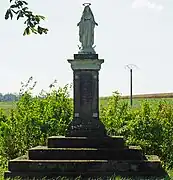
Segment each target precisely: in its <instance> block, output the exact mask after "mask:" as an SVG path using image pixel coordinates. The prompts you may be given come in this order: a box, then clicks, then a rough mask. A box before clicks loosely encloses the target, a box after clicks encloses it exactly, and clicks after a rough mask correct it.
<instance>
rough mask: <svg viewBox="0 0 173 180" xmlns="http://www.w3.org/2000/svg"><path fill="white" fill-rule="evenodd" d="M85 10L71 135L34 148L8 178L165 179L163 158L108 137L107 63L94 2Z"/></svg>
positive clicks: (75, 73) (13, 165)
mask: <svg viewBox="0 0 173 180" xmlns="http://www.w3.org/2000/svg"><path fill="white" fill-rule="evenodd" d="M84 6H85V7H84V11H83V14H82V17H81V20H80V22H79V23H78V26H79V41H80V42H81V47H80V49H79V52H78V53H77V54H74V59H69V60H68V62H69V63H70V64H71V68H72V70H73V82H74V114H73V120H72V122H71V124H70V125H69V128H68V131H67V134H66V136H63V137H59V136H54V137H49V138H48V141H47V146H37V147H34V148H31V149H29V150H28V153H27V154H26V155H24V156H21V157H19V158H16V159H13V160H10V161H9V163H8V171H7V172H5V174H4V178H5V179H6V178H14V177H20V179H34V178H36V179H43V178H44V179H56V178H58V177H62V176H63V177H64V176H66V177H67V176H68V179H75V178H76V177H78V176H80V177H81V179H88V177H94V178H95V179H97V178H98V177H100V176H101V177H103V179H108V178H107V177H110V176H112V175H115V176H122V177H131V178H132V179H135V177H137V179H143V177H146V176H147V178H149V177H152V179H162V177H164V176H165V175H167V173H166V172H165V171H164V169H163V168H162V166H161V162H160V160H159V158H158V157H157V156H147V155H145V154H143V153H142V149H141V148H140V147H138V146H126V145H125V141H124V139H123V137H118V136H115V137H109V136H107V134H106V130H105V127H104V125H103V123H102V122H101V121H100V120H99V70H100V69H101V65H102V63H103V62H104V60H103V59H99V58H98V54H96V52H95V49H94V47H93V45H94V28H95V26H96V25H98V24H97V23H96V22H95V19H94V15H93V13H92V11H91V8H90V4H88V3H85V4H84ZM153 176H154V177H153ZM141 177H142V178H141ZM109 179H110V178H109Z"/></svg>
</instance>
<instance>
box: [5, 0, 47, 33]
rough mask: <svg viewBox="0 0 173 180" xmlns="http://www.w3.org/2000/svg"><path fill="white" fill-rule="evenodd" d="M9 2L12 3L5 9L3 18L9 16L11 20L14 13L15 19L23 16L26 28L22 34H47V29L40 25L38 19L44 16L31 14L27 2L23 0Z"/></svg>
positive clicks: (43, 18)
mask: <svg viewBox="0 0 173 180" xmlns="http://www.w3.org/2000/svg"><path fill="white" fill-rule="evenodd" d="M10 3H11V4H12V5H11V6H10V7H9V9H7V11H6V13H5V19H6V20H7V19H9V18H11V20H12V19H13V16H14V15H15V16H16V17H17V20H19V19H20V18H25V19H26V20H25V22H24V24H26V28H25V30H24V33H23V35H24V36H25V35H30V34H31V33H35V34H43V33H44V34H47V32H48V29H46V28H43V27H41V26H40V21H41V20H45V17H44V16H41V15H35V14H33V12H32V11H30V10H29V8H28V3H27V2H26V1H24V0H10Z"/></svg>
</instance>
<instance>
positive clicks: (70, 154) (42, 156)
mask: <svg viewBox="0 0 173 180" xmlns="http://www.w3.org/2000/svg"><path fill="white" fill-rule="evenodd" d="M28 157H29V159H30V160H73V159H74V160H87V159H88V160H90V159H92V160H100V159H101V160H143V159H144V156H143V154H142V149H141V148H140V147H138V146H129V147H126V148H124V149H117V148H116V149H114V148H99V149H96V148H47V147H44V146H37V147H35V148H31V149H30V150H29V151H28Z"/></svg>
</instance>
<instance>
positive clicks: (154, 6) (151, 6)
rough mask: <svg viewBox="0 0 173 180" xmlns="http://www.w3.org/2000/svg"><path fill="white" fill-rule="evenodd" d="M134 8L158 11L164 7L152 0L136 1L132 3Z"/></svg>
mask: <svg viewBox="0 0 173 180" xmlns="http://www.w3.org/2000/svg"><path fill="white" fill-rule="evenodd" d="M132 8H149V9H154V10H157V11H161V10H163V8H164V7H163V5H161V4H156V3H155V2H152V1H151V0H134V1H133V3H132Z"/></svg>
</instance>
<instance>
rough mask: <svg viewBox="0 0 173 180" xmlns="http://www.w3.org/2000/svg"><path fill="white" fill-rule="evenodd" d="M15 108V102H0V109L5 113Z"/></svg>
mask: <svg viewBox="0 0 173 180" xmlns="http://www.w3.org/2000/svg"><path fill="white" fill-rule="evenodd" d="M15 107H16V102H0V109H3V110H4V111H5V113H7V114H8V113H9V112H10V110H11V109H14V108H15Z"/></svg>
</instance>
